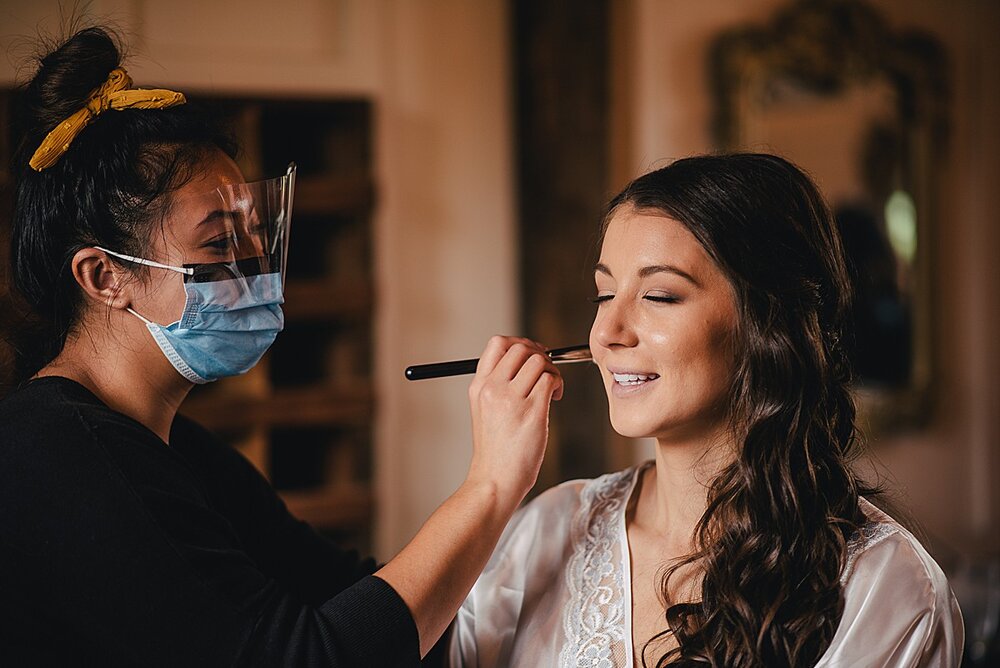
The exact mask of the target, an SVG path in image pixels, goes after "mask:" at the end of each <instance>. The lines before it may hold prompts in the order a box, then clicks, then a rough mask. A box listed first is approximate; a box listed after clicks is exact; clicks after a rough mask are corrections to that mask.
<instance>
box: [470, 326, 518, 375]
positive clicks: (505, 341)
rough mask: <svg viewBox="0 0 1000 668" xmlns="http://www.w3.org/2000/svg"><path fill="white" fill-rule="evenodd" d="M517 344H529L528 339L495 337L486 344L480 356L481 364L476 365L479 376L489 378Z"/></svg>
mask: <svg viewBox="0 0 1000 668" xmlns="http://www.w3.org/2000/svg"><path fill="white" fill-rule="evenodd" d="M516 343H522V344H525V343H529V341H528V339H524V338H521V337H515V336H499V335H497V336H493V337H491V338H490V340H489V341H488V342H487V343H486V349H485V350H483V354H482V355H480V356H479V364H478V365H476V375H477V376H483V377H485V376H488V375H489V374H490V373H491V372H492V371H493V369H495V368H496V366H497V364H498V363H499V362H500V360H501V359H503V356H504V355H505V354H506V353H507V351H508V350H509V349H510V347H511V346H512V345H514V344H516Z"/></svg>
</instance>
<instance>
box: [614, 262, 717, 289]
mask: <svg viewBox="0 0 1000 668" xmlns="http://www.w3.org/2000/svg"><path fill="white" fill-rule="evenodd" d="M594 273H602V274H607V275H608V276H611V277H612V278H613V277H614V275H613V274H612V273H611V270H610V269H608V266H607V265H606V264H601V263H600V262H598V263H597V264H596V265H594ZM653 274H677V275H678V276H680V277H681V278H685V279H687V280H688V281H690V282H691V283H693V284H694V285H696V286H698V287H699V288H700V287H701V283H699V282H698V281H697V280H695V278H694V276H692V275H691V274H689V273H687V272H686V271H684V270H683V269H679V268H678V267H675V266H673V265H672V264H654V265H650V266H648V267H643V268H642V269H640V270H639V278H646V277H647V276H652V275H653Z"/></svg>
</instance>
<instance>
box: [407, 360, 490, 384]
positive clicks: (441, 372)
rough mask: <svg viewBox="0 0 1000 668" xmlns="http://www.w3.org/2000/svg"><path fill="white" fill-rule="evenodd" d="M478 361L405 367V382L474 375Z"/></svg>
mask: <svg viewBox="0 0 1000 668" xmlns="http://www.w3.org/2000/svg"><path fill="white" fill-rule="evenodd" d="M478 364H479V360H477V359H475V360H456V361H454V362H437V363H435V364H416V365H414V366H410V367H406V379H407V380H428V379H429V378H446V377H448V376H464V375H467V374H470V373H476V366H477V365H478Z"/></svg>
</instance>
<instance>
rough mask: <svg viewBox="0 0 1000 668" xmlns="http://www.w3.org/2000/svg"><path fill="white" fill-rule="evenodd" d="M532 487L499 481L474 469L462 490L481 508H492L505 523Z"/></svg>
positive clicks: (467, 477)
mask: <svg viewBox="0 0 1000 668" xmlns="http://www.w3.org/2000/svg"><path fill="white" fill-rule="evenodd" d="M530 489H531V486H530V485H529V486H527V487H525V486H524V485H523V484H519V483H518V482H513V481H503V480H498V479H497V478H496V477H494V476H489V475H485V474H482V473H480V472H478V471H476V470H475V468H473V469H472V470H470V471H469V475H468V476H466V478H465V481H464V482H463V483H462V486H461V487H460V490H462V491H463V492H464V493H465V494H468V495H469V496H470V498H472V499H475V502H476V503H477V504H482V506H481V507H489V508H491V509H492V510H493V511H494V512H495V513H496V516H497V519H499V520H501V521H503V522H504V523H506V522H507V520H508V519H510V516H511V515H513V514H514V511H515V510H517V507H518V506H519V505H521V501H523V500H524V497H525V496H526V495H527V494H528V490H530Z"/></svg>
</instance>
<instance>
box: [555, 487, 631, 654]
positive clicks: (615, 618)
mask: <svg viewBox="0 0 1000 668" xmlns="http://www.w3.org/2000/svg"><path fill="white" fill-rule="evenodd" d="M634 476H635V468H630V469H626V470H624V471H619V472H617V473H611V474H608V475H604V476H601V477H600V478H595V479H594V480H592V481H590V482H588V483H587V484H586V485H585V486H584V488H583V490H582V491H581V493H580V501H581V503H580V507H579V508H578V509H577V511H576V514H575V515H574V516H573V524H572V526H571V529H570V540H571V541H572V544H573V546H574V550H573V556H572V557H570V560H569V563H568V565H567V568H566V586H567V589H568V592H569V601H568V602H567V604H566V607H565V609H564V612H563V630H564V631H565V634H566V637H565V640H564V643H563V647H562V651H561V652H560V653H559V666H560V667H561V668H584V667H587V668H613V666H620V665H624V662H625V658H626V656H627V653H626V646H625V643H626V638H625V617H626V615H630V614H631V613H632V611H631V610H625V583H624V581H623V580H622V578H623V577H624V573H623V569H624V567H623V563H624V555H623V554H622V545H621V539H620V536H619V535H618V532H619V530H620V527H619V518H620V516H621V514H622V512H623V504H625V502H626V501H627V499H628V491H629V489H631V487H632V485H633V480H634ZM631 641H632V639H631V638H629V639H628V640H627V642H631Z"/></svg>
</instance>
